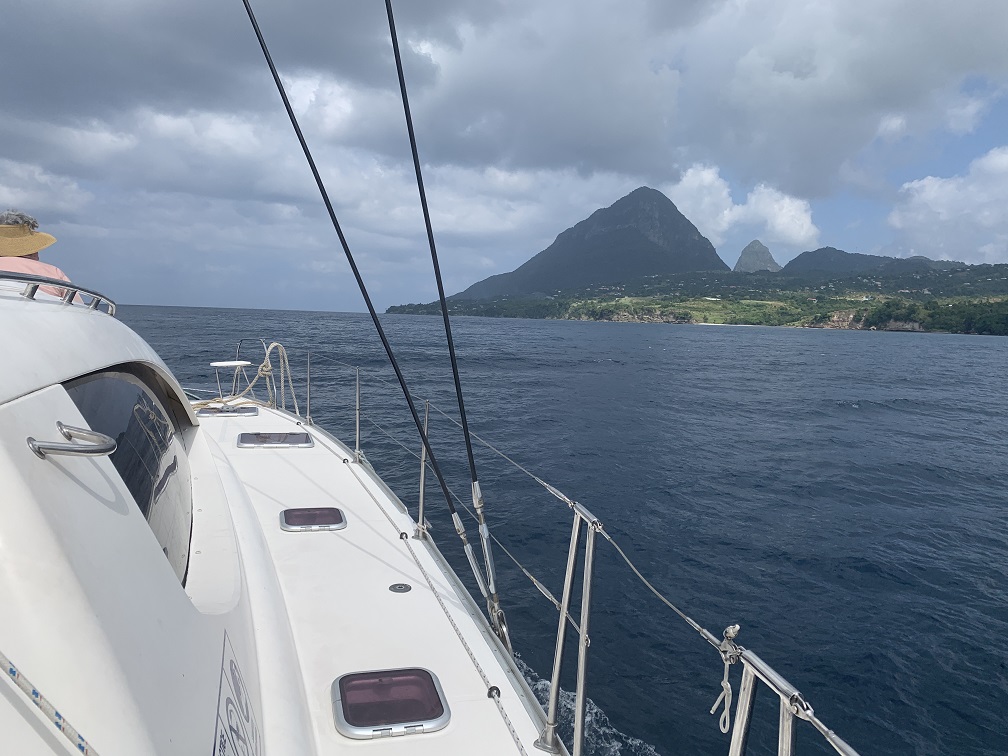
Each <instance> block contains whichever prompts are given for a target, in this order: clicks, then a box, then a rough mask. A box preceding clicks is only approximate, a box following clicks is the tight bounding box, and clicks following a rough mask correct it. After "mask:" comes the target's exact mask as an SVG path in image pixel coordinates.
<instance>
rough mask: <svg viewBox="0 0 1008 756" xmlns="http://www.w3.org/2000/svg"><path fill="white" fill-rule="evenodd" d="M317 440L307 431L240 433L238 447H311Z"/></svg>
mask: <svg viewBox="0 0 1008 756" xmlns="http://www.w3.org/2000/svg"><path fill="white" fill-rule="evenodd" d="M314 445H315V442H314V441H312V437H311V436H310V435H308V434H307V433H305V432H303V431H301V432H294V433H239V434H238V448H239V449H250V448H253V447H268V448H271V449H278V448H288V447H292V446H297V447H309V446H314Z"/></svg>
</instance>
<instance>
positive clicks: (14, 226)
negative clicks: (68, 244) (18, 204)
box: [0, 210, 56, 257]
mask: <svg viewBox="0 0 1008 756" xmlns="http://www.w3.org/2000/svg"><path fill="white" fill-rule="evenodd" d="M37 228H38V221H37V220H35V219H34V218H32V217H31V216H30V215H27V214H26V213H21V212H18V211H17V210H8V211H7V212H5V213H0V257H24V256H25V255H30V254H33V253H35V252H38V251H39V250H42V249H45V248H46V247H48V246H49V245H50V244H53V243H55V241H56V237H55V236H52V235H50V234H46V233H43V232H41V231H36V229H37Z"/></svg>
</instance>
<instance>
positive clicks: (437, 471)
mask: <svg viewBox="0 0 1008 756" xmlns="http://www.w3.org/2000/svg"><path fill="white" fill-rule="evenodd" d="M242 2H243V4H244V5H245V11H246V13H248V17H249V21H250V22H251V23H252V28H253V30H254V31H255V35H256V39H258V40H259V47H260V48H261V49H262V52H263V56H264V57H265V58H266V63H267V65H268V66H269V69H270V73H271V74H272V75H273V81H274V83H275V84H276V87H277V91H278V92H279V94H280V99H281V100H283V104H284V108H285V109H286V111H287V116H288V118H289V119H290V122H291V126H293V128H294V133H295V134H296V135H297V138H298V142H300V144H301V149H302V151H303V152H304V156H305V159H306V160H307V161H308V167H309V168H310V169H311V172H312V176H314V177H315V184H316V185H317V186H318V190H319V193H320V194H321V195H322V201H323V202H324V203H325V207H326V210H327V211H328V213H329V220H330V221H332V225H333V228H334V229H335V230H336V235H337V236H338V237H339V241H340V246H342V248H343V253H344V254H345V255H346V259H347V262H348V263H349V264H350V270H351V271H352V272H353V275H354V279H355V280H356V281H357V287H358V288H359V289H360V293H361V296H362V297H363V298H364V303H365V305H367V309H368V312H369V313H370V315H371V320H372V322H373V323H374V327H375V330H376V331H377V332H378V337H379V338H380V339H381V343H382V346H383V347H384V348H385V354H386V356H387V357H388V360H389V363H391V365H392V369H393V370H394V371H395V374H396V378H397V379H398V381H399V387H400V388H401V389H402V392H403V396H404V397H405V399H406V404H407V405H408V406H409V410H410V414H411V415H412V416H413V422H414V424H415V425H416V429H417V433H419V434H420V439H421V441H422V442H423V445H424V447H425V448H426V449H427V455H428V457H429V459H430V462H431V469H432V470H433V471H434V475H435V476H436V477H437V479H438V483H440V484H441V490H442V492H443V493H444V497H445V502H446V503H447V504H448V510H449V512H451V515H452V520H453V521H454V523H455V530H456V532H457V533H458V536H459V538H460V539H461V540H462V546H463V548H464V549H465V552H466V557H467V558H468V560H469V565H470V567H471V568H472V570H473V574H474V575H475V577H476V582H477V583H478V584H479V586H480V591H481V592H482V593H483V595H484V597H488V592H487V587H486V582H485V580H484V578H483V574H482V572H481V571H480V568H479V566H478V565H477V563H476V558H475V556H474V555H473V551H472V545H471V544H470V543H469V539H468V537H467V536H466V532H465V527H464V526H463V525H462V520H461V519H460V518H459V516H458V512H457V511H456V509H455V504H454V503H453V502H452V497H451V494H450V493H449V491H448V484H447V483H446V482H445V479H444V475H442V473H441V467H440V466H439V465H438V463H437V458H436V457H435V456H434V450H433V449H432V448H431V445H430V442H429V440H428V439H427V434H426V433H425V432H424V429H423V424H422V423H421V422H420V415H419V414H418V413H417V410H416V406H414V404H413V399H412V395H411V394H410V391H409V388H408V387H407V386H406V379H405V378H404V377H403V374H402V370H400V369H399V363H398V361H397V360H396V358H395V354H394V353H393V351H392V345H391V344H390V343H389V340H388V338H387V337H386V335H385V329H384V328H382V324H381V321H379V320H378V313H377V311H376V310H375V308H374V304H373V303H372V301H371V295H370V294H368V290H367V286H366V285H365V284H364V278H363V277H362V276H361V273H360V270H358V268H357V263H356V261H355V260H354V257H353V254H352V253H351V252H350V245H349V244H348V243H347V240H346V237H345V236H344V235H343V229H342V228H341V227H340V224H339V220H338V219H337V218H336V211H335V210H334V209H333V206H332V202H331V201H330V200H329V193H328V192H327V191H326V188H325V184H324V183H323V182H322V176H321V174H319V171H318V167H317V166H316V165H315V159H314V158H313V157H312V154H311V150H310V149H309V148H308V142H307V141H306V140H305V137H304V134H303V133H302V132H301V127H300V125H299V124H298V120H297V116H295V115H294V109H293V108H292V107H291V104H290V100H289V99H288V97H287V91H286V90H285V89H284V85H283V82H282V81H280V74H279V73H278V72H277V69H276V66H275V65H274V64H273V58H272V56H271V55H270V53H269V48H267V46H266V39H265V38H264V37H263V34H262V31H261V30H260V29H259V23H258V22H257V21H256V17H255V13H254V12H253V11H252V5H251V4H250V2H249V0H242ZM491 619H494V618H493V617H491Z"/></svg>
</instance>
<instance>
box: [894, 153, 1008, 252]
mask: <svg viewBox="0 0 1008 756" xmlns="http://www.w3.org/2000/svg"><path fill="white" fill-rule="evenodd" d="M889 225H891V226H892V227H893V228H895V229H897V230H898V231H899V232H901V234H902V236H903V237H904V238H905V239H906V243H907V245H908V246H910V247H911V248H912V249H913V250H914V251H915V252H916V253H917V254H924V255H928V256H929V257H944V258H947V259H956V260H963V261H966V262H1004V261H1005V260H1006V259H1008V146H1006V147H997V148H995V149H993V150H991V151H990V152H988V153H987V154H985V155H983V156H982V157H980V158H977V159H976V160H974V161H973V162H972V163H970V166H969V171H968V172H967V173H966V174H965V175H961V176H952V177H949V178H940V177H937V176H927V177H925V178H922V179H918V180H916V181H909V182H907V183H905V184H903V187H902V188H901V190H900V201H899V204H897V206H896V207H895V208H894V209H893V210H892V212H891V213H890V214H889Z"/></svg>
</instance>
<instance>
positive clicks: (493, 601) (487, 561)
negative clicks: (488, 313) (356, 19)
mask: <svg viewBox="0 0 1008 756" xmlns="http://www.w3.org/2000/svg"><path fill="white" fill-rule="evenodd" d="M385 12H386V14H387V15H388V22H389V33H390V35H391V37H392V51H393V52H394V53H395V62H396V73H398V75H399V92H400V93H401V94H402V103H403V113H404V114H405V116H406V130H407V131H408V132H409V140H410V150H411V151H412V153H413V170H414V171H415V172H416V181H417V190H418V191H419V192H420V205H421V207H422V208H423V216H424V225H425V226H426V227H427V243H428V245H429V246H430V253H431V263H432V265H433V266H434V278H435V280H436V281H437V288H438V299H439V300H440V302H441V317H442V319H443V320H444V329H445V339H446V340H447V342H448V356H449V357H450V358H451V368H452V377H453V378H454V379H455V396H456V398H457V399H458V408H459V417H461V418H462V435H463V437H464V438H465V446H466V455H467V456H468V458H469V475H470V477H471V479H472V497H473V507H474V508H475V509H476V517H477V519H478V520H479V535H480V543H481V544H482V546H483V560H484V565H485V567H486V578H487V589H488V590H489V593H490V595H489V597H488V598H487V601H488V602H489V603H488V606H487V609H488V610H489V612H490V618H491V620H492V621H493V623H494V627H495V628H496V629H497V631H498V634H499V635H502V640H504V637H503V635H504V633H502V632H501V630H502V628H501V627H500V625H501V623H503V622H504V613H503V610H502V609H501V606H500V600H499V598H498V596H497V579H496V575H495V572H496V570H495V569H494V561H493V553H492V551H491V549H490V539H489V529H488V528H487V524H486V519H485V518H484V516H483V493H482V491H481V490H480V484H479V477H478V476H477V475H476V459H475V457H474V456H473V449H472V439H471V438H470V436H469V421H468V420H467V419H466V411H465V402H464V401H463V399H462V381H461V379H460V378H459V369H458V361H457V360H456V359H455V342H454V340H453V339H452V331H451V322H450V320H449V318H448V303H447V302H446V301H445V292H444V283H443V282H442V280H441V266H440V265H439V264H438V256H437V247H436V245H435V244H434V229H433V228H432V227H431V219H430V210H429V209H428V208H427V193H426V192H425V191H424V183H423V173H422V171H421V170H420V155H419V152H418V151H417V141H416V134H415V133H414V131H413V117H412V116H411V115H410V107H409V97H408V96H407V94H406V77H405V75H404V74H403V65H402V58H401V57H400V55H399V38H398V36H396V30H395V19H394V18H393V17H392V0H385Z"/></svg>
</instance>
